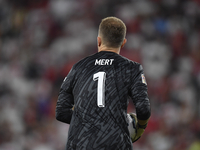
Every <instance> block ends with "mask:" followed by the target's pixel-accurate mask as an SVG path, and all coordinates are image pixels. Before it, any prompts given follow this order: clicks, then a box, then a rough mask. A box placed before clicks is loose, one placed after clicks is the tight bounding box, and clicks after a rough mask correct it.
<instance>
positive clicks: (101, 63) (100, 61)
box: [95, 59, 114, 65]
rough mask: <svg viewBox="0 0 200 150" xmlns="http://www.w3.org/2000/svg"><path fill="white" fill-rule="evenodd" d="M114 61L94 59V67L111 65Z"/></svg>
mask: <svg viewBox="0 0 200 150" xmlns="http://www.w3.org/2000/svg"><path fill="white" fill-rule="evenodd" d="M113 61H114V59H99V60H98V59H96V61H95V65H112V62H113Z"/></svg>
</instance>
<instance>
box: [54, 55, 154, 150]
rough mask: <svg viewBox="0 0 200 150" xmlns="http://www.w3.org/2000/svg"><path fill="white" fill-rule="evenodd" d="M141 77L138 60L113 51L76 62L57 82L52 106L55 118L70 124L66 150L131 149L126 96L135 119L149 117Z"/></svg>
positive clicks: (143, 83) (145, 86) (145, 91)
mask: <svg viewBox="0 0 200 150" xmlns="http://www.w3.org/2000/svg"><path fill="white" fill-rule="evenodd" d="M142 77H143V69H142V66H141V65H140V64H139V63H136V62H133V61H131V60H129V59H127V58H125V57H122V56H121V55H118V54H116V53H114V52H108V51H101V52H98V53H96V54H94V55H91V56H89V57H86V58H84V59H82V60H81V61H79V62H78V63H76V64H75V65H74V66H73V67H72V69H71V71H70V72H69V74H68V75H67V77H66V78H65V80H64V81H63V84H62V85H61V89H60V93H59V97H58V101H57V106H56V118H57V120H59V121H62V122H65V123H68V124H70V128H69V132H68V140H67V145H66V149H67V150H132V149H133V147H132V142H131V139H130V135H129V132H128V128H127V125H128V123H127V106H128V100H129V97H130V98H131V100H132V101H133V103H134V105H135V108H136V113H137V117H138V119H140V120H145V119H148V118H149V117H150V103H149V99H148V94H147V85H146V82H145V81H144V79H143V78H142ZM98 99H99V102H100V103H99V102H98ZM73 105H75V108H74V111H72V109H71V108H72V107H73ZM98 105H99V106H98Z"/></svg>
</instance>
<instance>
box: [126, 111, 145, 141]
mask: <svg viewBox="0 0 200 150" xmlns="http://www.w3.org/2000/svg"><path fill="white" fill-rule="evenodd" d="M130 115H131V116H132V117H133V118H134V119H135V121H136V135H135V137H131V140H132V142H133V143H134V142H136V141H137V140H138V139H139V138H140V137H141V136H142V134H143V133H144V131H145V128H146V127H147V123H148V120H149V119H147V120H138V119H137V116H136V114H135V113H130Z"/></svg>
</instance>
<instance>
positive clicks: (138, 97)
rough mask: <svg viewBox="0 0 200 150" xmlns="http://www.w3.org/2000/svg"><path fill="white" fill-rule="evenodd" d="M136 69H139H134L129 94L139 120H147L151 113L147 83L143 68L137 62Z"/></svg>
mask: <svg viewBox="0 0 200 150" xmlns="http://www.w3.org/2000/svg"><path fill="white" fill-rule="evenodd" d="M136 70H137V71H134V73H133V74H132V83H131V87H130V92H129V93H130V94H129V95H130V97H131V98H132V100H133V103H134V105H135V108H136V114H137V118H138V119H139V120H147V119H148V118H149V117H150V115H151V110H150V102H149V98H148V93H147V83H146V80H145V77H144V73H143V68H142V66H141V65H140V64H137V67H136Z"/></svg>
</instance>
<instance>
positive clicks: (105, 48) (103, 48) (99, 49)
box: [98, 45, 120, 54]
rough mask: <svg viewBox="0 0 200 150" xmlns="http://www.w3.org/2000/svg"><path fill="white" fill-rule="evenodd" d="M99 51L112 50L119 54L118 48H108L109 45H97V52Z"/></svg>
mask: <svg viewBox="0 0 200 150" xmlns="http://www.w3.org/2000/svg"><path fill="white" fill-rule="evenodd" d="M101 51H108V52H114V53H117V54H119V53H120V48H110V47H106V46H103V45H102V46H100V47H98V52H101Z"/></svg>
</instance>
